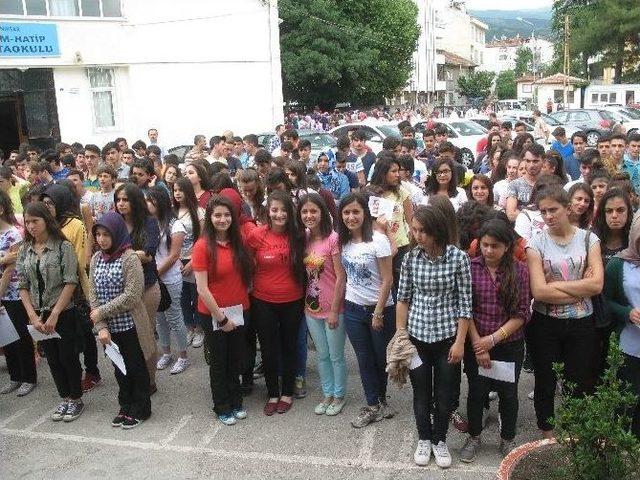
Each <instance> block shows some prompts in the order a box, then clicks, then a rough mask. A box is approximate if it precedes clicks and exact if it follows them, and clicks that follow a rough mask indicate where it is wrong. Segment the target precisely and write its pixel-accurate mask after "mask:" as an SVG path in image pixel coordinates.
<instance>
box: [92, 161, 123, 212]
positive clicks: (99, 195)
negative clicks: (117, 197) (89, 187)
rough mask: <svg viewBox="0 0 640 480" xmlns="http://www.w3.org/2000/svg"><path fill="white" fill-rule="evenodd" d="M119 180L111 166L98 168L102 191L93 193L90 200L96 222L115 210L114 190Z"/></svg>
mask: <svg viewBox="0 0 640 480" xmlns="http://www.w3.org/2000/svg"><path fill="white" fill-rule="evenodd" d="M117 179H118V176H117V175H116V172H115V170H114V169H113V168H111V167H110V166H108V165H103V166H101V167H100V168H98V181H99V182H100V190H99V191H97V192H93V194H92V195H91V199H90V200H89V207H90V208H91V214H92V215H93V218H94V220H96V221H97V220H100V217H102V215H104V214H105V213H107V212H111V211H112V210H114V209H115V203H114V199H113V190H114V185H115V182H116V180H117Z"/></svg>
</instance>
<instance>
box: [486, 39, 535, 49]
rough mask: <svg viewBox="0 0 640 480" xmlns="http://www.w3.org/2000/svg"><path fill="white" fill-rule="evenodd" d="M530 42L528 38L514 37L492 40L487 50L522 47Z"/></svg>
mask: <svg viewBox="0 0 640 480" xmlns="http://www.w3.org/2000/svg"><path fill="white" fill-rule="evenodd" d="M528 41H529V39H528V38H526V37H513V38H501V39H496V40H491V41H490V42H488V43H487V45H486V47H487V48H498V47H521V46H522V45H524V44H526V43H527V42H528Z"/></svg>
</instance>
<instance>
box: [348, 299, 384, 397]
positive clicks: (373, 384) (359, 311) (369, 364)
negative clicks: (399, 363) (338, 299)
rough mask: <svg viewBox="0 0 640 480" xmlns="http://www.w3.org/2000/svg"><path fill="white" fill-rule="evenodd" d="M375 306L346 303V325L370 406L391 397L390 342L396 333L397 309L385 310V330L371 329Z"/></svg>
mask: <svg viewBox="0 0 640 480" xmlns="http://www.w3.org/2000/svg"><path fill="white" fill-rule="evenodd" d="M374 309H375V305H367V306H363V305H356V304H355V303H351V302H349V301H348V300H345V302H344V326H345V329H346V331H347V335H348V336H349V341H350V342H351V345H353V350H354V351H355V352H356V358H357V359H358V367H359V368H360V379H361V380H362V388H363V389H364V395H365V397H366V399H367V405H369V406H374V405H377V404H378V403H379V402H381V401H384V400H385V398H386V396H387V372H386V371H385V367H386V366H387V344H388V343H389V340H391V337H393V334H394V332H395V315H394V312H395V309H394V306H393V305H391V306H389V307H386V308H385V309H384V323H383V329H382V330H380V331H376V330H373V329H372V328H371V320H372V318H371V315H372V314H373V311H374Z"/></svg>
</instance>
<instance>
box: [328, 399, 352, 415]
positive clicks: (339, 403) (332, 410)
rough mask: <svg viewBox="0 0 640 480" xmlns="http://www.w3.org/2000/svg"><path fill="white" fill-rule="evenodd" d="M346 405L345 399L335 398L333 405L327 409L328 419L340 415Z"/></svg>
mask: <svg viewBox="0 0 640 480" xmlns="http://www.w3.org/2000/svg"><path fill="white" fill-rule="evenodd" d="M346 403H347V400H346V399H344V398H334V399H333V402H332V403H331V405H329V406H328V407H327V412H326V415H327V416H328V417H334V416H336V415H338V414H339V413H340V412H341V411H342V409H343V408H344V406H345V405H346Z"/></svg>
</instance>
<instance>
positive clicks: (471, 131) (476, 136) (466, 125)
mask: <svg viewBox="0 0 640 480" xmlns="http://www.w3.org/2000/svg"><path fill="white" fill-rule="evenodd" d="M436 123H441V124H442V125H444V126H446V127H447V133H448V137H449V141H450V142H451V143H453V144H454V145H455V146H456V147H458V148H459V149H460V150H461V153H462V164H463V165H464V166H465V167H467V168H471V167H472V166H473V162H475V159H476V157H475V155H474V153H473V152H475V151H476V145H477V144H478V142H479V141H480V139H481V138H483V137H485V136H486V135H487V133H488V130H487V129H486V128H484V127H483V126H482V125H479V124H477V123H476V122H474V121H471V120H467V119H459V120H458V119H453V118H439V119H438V120H436ZM414 128H415V129H416V132H417V133H420V134H422V132H424V131H425V129H426V128H427V122H426V121H424V122H418V123H416V124H415V125H414Z"/></svg>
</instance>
